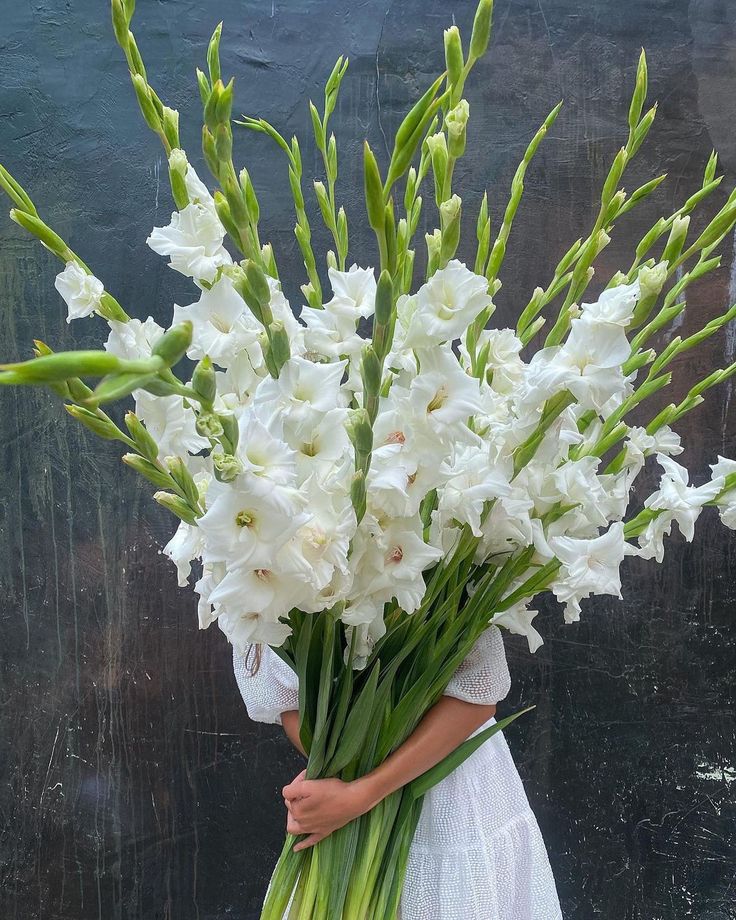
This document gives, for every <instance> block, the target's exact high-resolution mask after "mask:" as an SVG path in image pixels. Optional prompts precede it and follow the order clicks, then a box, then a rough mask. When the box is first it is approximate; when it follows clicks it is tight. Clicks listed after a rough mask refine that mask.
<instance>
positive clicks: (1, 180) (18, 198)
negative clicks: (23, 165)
mask: <svg viewBox="0 0 736 920" xmlns="http://www.w3.org/2000/svg"><path fill="white" fill-rule="evenodd" d="M0 188H1V189H2V190H3V191H4V192H5V194H6V195H7V196H8V198H10V200H11V201H12V202H14V204H15V205H16V206H17V207H18V209H19V210H21V211H25V212H26V213H27V214H33V215H34V217H38V212H37V211H36V208H35V206H34V204H33V202H32V201H31V199H30V198H29V197H28V195H27V194H26V191H25V189H24V188H23V186H22V185H21V184H20V183H19V182H17V181H16V180H15V179H14V178H13V177H12V176H11V175H10V173H9V172H8V171H7V169H5V167H4V166H3V165H2V164H0Z"/></svg>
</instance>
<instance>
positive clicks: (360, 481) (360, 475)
mask: <svg viewBox="0 0 736 920" xmlns="http://www.w3.org/2000/svg"><path fill="white" fill-rule="evenodd" d="M350 501H351V502H352V505H353V509H354V510H355V517H356V519H357V521H358V523H360V521H362V520H363V517H364V516H365V512H366V490H365V473H364V472H363V470H357V471H356V472H355V473H354V474H353V478H352V480H351V483H350Z"/></svg>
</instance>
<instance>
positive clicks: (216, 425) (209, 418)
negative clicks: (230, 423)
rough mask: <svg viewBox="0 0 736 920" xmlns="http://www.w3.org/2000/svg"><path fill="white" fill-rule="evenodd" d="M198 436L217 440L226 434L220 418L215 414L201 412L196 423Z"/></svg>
mask: <svg viewBox="0 0 736 920" xmlns="http://www.w3.org/2000/svg"><path fill="white" fill-rule="evenodd" d="M195 427H196V429H197V434H198V435H200V436H201V437H203V438H211V439H212V440H216V439H217V438H220V437H222V435H223V434H224V428H223V427H222V422H221V421H220V419H219V417H218V416H217V415H215V413H214V412H200V414H199V415H198V416H197V421H196V423H195Z"/></svg>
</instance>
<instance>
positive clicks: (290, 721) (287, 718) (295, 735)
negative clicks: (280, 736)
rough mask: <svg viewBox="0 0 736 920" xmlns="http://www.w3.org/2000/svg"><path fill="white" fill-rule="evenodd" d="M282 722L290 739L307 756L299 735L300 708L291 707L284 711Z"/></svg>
mask: <svg viewBox="0 0 736 920" xmlns="http://www.w3.org/2000/svg"><path fill="white" fill-rule="evenodd" d="M281 724H282V726H283V728H284V731H285V732H286V737H287V738H288V739H289V741H291V743H292V744H293V745H294V747H295V748H296V749H297V751H299V753H300V754H304V756H305V757H306V756H307V754H306V751H305V750H304V748H303V747H302V740H301V738H300V737H299V710H298V709H289V710H287V711H286V712H282V713H281Z"/></svg>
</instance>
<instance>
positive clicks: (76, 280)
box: [54, 262, 105, 323]
mask: <svg viewBox="0 0 736 920" xmlns="http://www.w3.org/2000/svg"><path fill="white" fill-rule="evenodd" d="M54 287H55V288H56V290H57V291H58V292H59V293H60V294H61V296H62V297H63V299H64V302H65V303H66V305H67V316H66V321H67V323H70V322H71V321H72V320H73V319H82V318H83V317H85V316H90V315H91V314H92V313H94V311H95V310H97V308H98V307H99V306H100V300H101V299H102V295H103V294H104V293H105V287H104V285H103V283H102V282H101V281H100V280H99V278H95V276H94V275H90V274H88V273H87V272H86V271H85V270H84V269H83V268H82V266H81V265H79V264H78V263H77V262H67V263H66V268H65V269H64V271H62V272H59V274H58V275H57V276H56V281H55V282H54Z"/></svg>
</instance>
